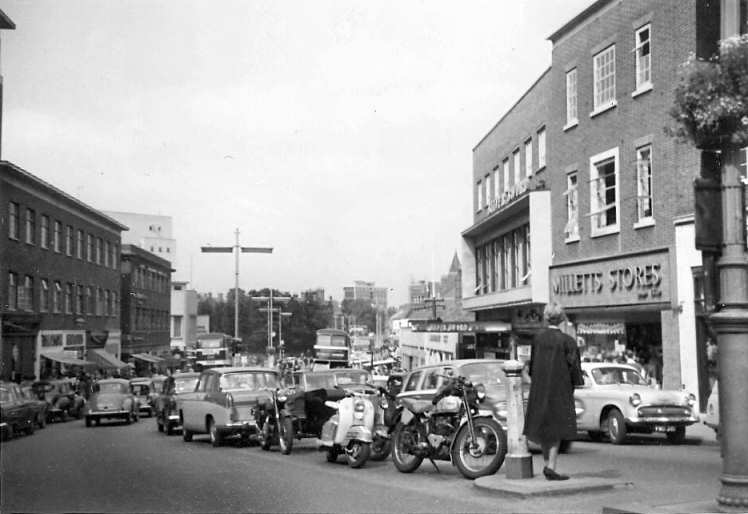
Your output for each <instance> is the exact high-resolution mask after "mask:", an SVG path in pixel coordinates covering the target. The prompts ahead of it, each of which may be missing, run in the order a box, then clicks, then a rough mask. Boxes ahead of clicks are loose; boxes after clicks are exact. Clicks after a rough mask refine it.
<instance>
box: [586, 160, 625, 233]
mask: <svg viewBox="0 0 748 514" xmlns="http://www.w3.org/2000/svg"><path fill="white" fill-rule="evenodd" d="M617 185H618V148H614V149H613V150H609V151H607V152H603V153H601V154H598V155H595V156H593V157H591V158H590V219H591V222H592V229H591V235H592V236H593V237H594V236H598V235H605V234H611V233H614V232H618V230H619V225H618V187H617Z"/></svg>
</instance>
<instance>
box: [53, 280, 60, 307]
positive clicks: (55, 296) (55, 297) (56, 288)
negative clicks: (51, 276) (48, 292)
mask: <svg viewBox="0 0 748 514" xmlns="http://www.w3.org/2000/svg"><path fill="white" fill-rule="evenodd" d="M61 307H62V284H60V283H59V282H55V284H54V287H53V288H52V312H54V313H56V314H58V313H59V312H60V309H61Z"/></svg>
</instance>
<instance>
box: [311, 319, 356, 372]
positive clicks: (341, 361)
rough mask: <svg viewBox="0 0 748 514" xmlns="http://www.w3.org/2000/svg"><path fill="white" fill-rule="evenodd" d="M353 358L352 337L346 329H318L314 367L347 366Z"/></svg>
mask: <svg viewBox="0 0 748 514" xmlns="http://www.w3.org/2000/svg"><path fill="white" fill-rule="evenodd" d="M350 359H351V337H350V336H349V335H348V333H347V332H346V331H345V330H338V329H337V328H323V329H320V330H317V341H316V343H315V345H314V368H316V369H318V368H323V369H324V368H345V367H347V366H348V365H349V363H350Z"/></svg>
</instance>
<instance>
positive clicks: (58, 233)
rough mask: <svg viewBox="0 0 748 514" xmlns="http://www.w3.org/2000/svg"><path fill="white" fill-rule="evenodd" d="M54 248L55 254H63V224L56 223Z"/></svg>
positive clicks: (53, 240)
mask: <svg viewBox="0 0 748 514" xmlns="http://www.w3.org/2000/svg"><path fill="white" fill-rule="evenodd" d="M52 248H53V249H54V251H55V252H57V253H60V252H62V223H60V222H59V221H55V230H54V235H53V237H52Z"/></svg>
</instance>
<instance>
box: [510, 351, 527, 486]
mask: <svg viewBox="0 0 748 514" xmlns="http://www.w3.org/2000/svg"><path fill="white" fill-rule="evenodd" d="M502 368H503V369H504V373H505V374H506V378H507V380H506V412H507V414H506V422H507V442H508V445H509V448H508V452H507V456H506V460H505V462H506V477H507V478H513V479H514V478H532V476H533V472H532V455H530V452H529V451H528V450H527V438H526V437H525V435H524V434H523V433H522V431H523V429H524V427H525V403H524V396H523V391H522V368H524V365H523V364H522V362H520V361H518V360H509V361H506V362H505V363H504V364H503V366H502Z"/></svg>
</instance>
